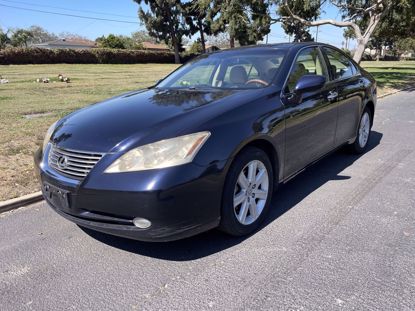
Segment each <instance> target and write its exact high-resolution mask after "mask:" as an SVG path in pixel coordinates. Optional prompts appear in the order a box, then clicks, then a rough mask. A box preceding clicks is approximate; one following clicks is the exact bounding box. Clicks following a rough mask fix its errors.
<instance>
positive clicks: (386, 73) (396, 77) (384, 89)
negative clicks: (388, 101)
mask: <svg viewBox="0 0 415 311" xmlns="http://www.w3.org/2000/svg"><path fill="white" fill-rule="evenodd" d="M362 66H363V67H364V68H366V70H367V71H369V72H370V73H371V74H372V75H373V76H374V77H375V79H376V81H377V84H378V89H379V92H378V94H379V95H383V94H386V93H389V92H391V91H393V90H400V89H403V88H405V87H407V86H408V85H411V84H412V85H414V84H415V61H401V62H362Z"/></svg>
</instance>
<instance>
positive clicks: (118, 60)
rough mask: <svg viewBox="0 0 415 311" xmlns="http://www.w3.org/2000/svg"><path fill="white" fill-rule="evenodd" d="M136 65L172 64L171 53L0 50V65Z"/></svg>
mask: <svg viewBox="0 0 415 311" xmlns="http://www.w3.org/2000/svg"><path fill="white" fill-rule="evenodd" d="M58 63H67V64H138V63H174V54H173V53H172V52H159V51H148V50H116V49H101V48H99V49H86V50H73V49H52V50H49V49H42V48H7V49H4V50H0V64H2V65H11V64H15V65H23V64H58Z"/></svg>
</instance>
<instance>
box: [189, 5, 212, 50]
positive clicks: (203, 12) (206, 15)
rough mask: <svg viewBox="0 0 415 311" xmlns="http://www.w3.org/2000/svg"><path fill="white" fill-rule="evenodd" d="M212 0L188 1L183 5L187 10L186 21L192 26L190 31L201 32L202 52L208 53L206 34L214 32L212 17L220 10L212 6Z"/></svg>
mask: <svg viewBox="0 0 415 311" xmlns="http://www.w3.org/2000/svg"><path fill="white" fill-rule="evenodd" d="M211 4H212V1H210V0H193V1H189V2H186V3H185V4H184V5H183V7H184V10H185V19H186V23H187V24H188V25H189V26H190V33H191V34H192V35H193V34H195V33H197V32H198V33H199V39H200V41H199V42H200V45H201V47H202V50H201V52H202V53H206V39H205V35H211V34H212V26H211V22H212V18H213V17H214V15H216V14H217V13H218V10H217V9H215V8H213V7H212V6H211Z"/></svg>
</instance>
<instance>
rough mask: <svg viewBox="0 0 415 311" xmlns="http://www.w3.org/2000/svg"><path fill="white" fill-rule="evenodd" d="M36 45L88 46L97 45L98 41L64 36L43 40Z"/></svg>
mask: <svg viewBox="0 0 415 311" xmlns="http://www.w3.org/2000/svg"><path fill="white" fill-rule="evenodd" d="M34 45H35V46H54V45H59V46H88V47H91V48H92V47H95V46H96V43H95V42H94V41H91V40H83V39H70V38H62V39H57V40H53V41H48V42H43V43H39V44H34Z"/></svg>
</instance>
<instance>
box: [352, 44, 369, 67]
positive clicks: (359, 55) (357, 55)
mask: <svg viewBox="0 0 415 311" xmlns="http://www.w3.org/2000/svg"><path fill="white" fill-rule="evenodd" d="M365 49H366V43H365V41H364V40H362V39H361V40H357V48H356V51H355V52H354V55H353V60H354V61H355V62H356V63H358V64H359V63H360V61H361V60H362V57H363V53H364V52H365Z"/></svg>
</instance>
